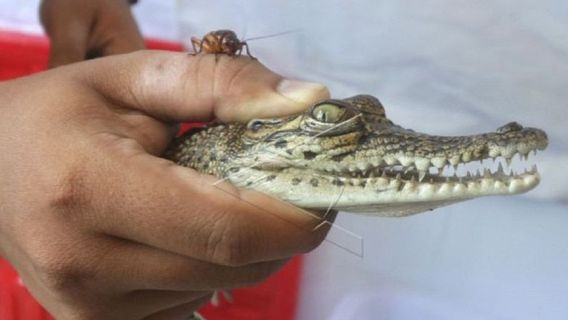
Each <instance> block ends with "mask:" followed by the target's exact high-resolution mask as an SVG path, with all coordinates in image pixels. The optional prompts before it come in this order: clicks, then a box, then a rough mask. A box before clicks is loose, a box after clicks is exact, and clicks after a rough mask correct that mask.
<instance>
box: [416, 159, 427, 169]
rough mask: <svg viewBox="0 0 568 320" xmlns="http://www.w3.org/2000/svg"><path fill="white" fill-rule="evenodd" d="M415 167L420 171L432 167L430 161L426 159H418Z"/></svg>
mask: <svg viewBox="0 0 568 320" xmlns="http://www.w3.org/2000/svg"><path fill="white" fill-rule="evenodd" d="M414 165H415V166H416V168H417V169H418V170H427V169H428V168H429V167H430V160H428V159H426V158H418V159H416V160H414Z"/></svg>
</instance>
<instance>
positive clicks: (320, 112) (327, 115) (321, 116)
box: [312, 103, 345, 123]
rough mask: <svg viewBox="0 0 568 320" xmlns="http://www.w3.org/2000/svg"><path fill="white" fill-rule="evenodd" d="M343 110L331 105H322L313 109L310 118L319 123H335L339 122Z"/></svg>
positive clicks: (343, 112)
mask: <svg viewBox="0 0 568 320" xmlns="http://www.w3.org/2000/svg"><path fill="white" fill-rule="evenodd" d="M344 114H345V108H343V107H340V106H338V105H335V104H331V103H323V104H320V105H318V106H316V107H315V108H314V110H313V111H312V116H313V117H314V119H316V120H317V121H320V122H326V123H335V122H338V121H339V120H341V118H342V117H343V115H344Z"/></svg>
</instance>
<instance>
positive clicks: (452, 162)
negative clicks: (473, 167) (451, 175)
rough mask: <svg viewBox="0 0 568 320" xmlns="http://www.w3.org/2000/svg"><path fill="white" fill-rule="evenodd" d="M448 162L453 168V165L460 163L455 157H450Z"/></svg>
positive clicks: (457, 156)
mask: <svg viewBox="0 0 568 320" xmlns="http://www.w3.org/2000/svg"><path fill="white" fill-rule="evenodd" d="M449 161H450V163H451V164H452V165H453V166H455V165H457V164H459V163H460V156H459V155H455V156H453V157H451V158H450V160H449Z"/></svg>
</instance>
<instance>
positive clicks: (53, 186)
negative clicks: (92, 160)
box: [46, 168, 85, 209]
mask: <svg viewBox="0 0 568 320" xmlns="http://www.w3.org/2000/svg"><path fill="white" fill-rule="evenodd" d="M48 179H49V182H48V188H46V189H47V190H48V192H47V197H48V205H49V207H50V208H55V209H69V208H74V207H77V206H78V205H80V204H82V202H83V201H84V200H85V199H84V197H83V196H82V194H83V187H84V186H85V184H84V182H83V175H82V173H81V171H80V170H78V169H75V168H66V169H62V170H53V174H52V176H51V177H49V178H48Z"/></svg>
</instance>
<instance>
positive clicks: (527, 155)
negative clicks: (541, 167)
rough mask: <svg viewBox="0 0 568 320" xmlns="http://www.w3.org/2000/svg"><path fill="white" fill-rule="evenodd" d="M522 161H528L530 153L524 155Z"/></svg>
mask: <svg viewBox="0 0 568 320" xmlns="http://www.w3.org/2000/svg"><path fill="white" fill-rule="evenodd" d="M521 159H523V160H524V161H527V160H528V159H529V153H528V152H526V153H523V154H522V155H521Z"/></svg>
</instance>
